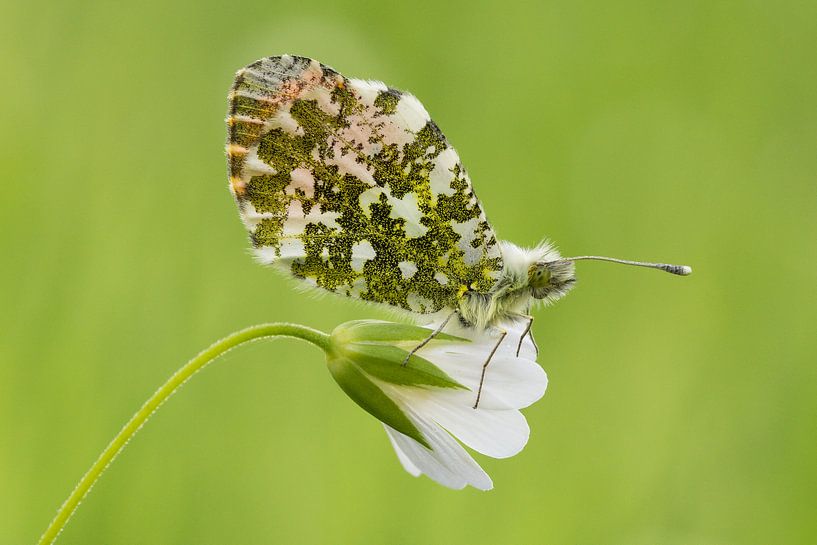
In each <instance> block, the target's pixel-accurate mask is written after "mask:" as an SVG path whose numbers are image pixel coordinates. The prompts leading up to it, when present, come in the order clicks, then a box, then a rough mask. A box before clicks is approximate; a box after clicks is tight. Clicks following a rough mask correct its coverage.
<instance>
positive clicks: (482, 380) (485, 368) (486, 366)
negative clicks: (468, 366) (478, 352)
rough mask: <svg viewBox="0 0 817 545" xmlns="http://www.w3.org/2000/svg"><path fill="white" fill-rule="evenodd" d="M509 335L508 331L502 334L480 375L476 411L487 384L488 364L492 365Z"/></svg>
mask: <svg viewBox="0 0 817 545" xmlns="http://www.w3.org/2000/svg"><path fill="white" fill-rule="evenodd" d="M507 334H508V332H507V331H504V330H503V331H502V332H501V334H500V336H499V341H498V342H497V343H496V344H495V345H494V348H493V350H491V353H490V354H488V359H487V360H486V361H485V363H484V364H483V365H482V375H480V377H479V389H478V390H477V400H476V402H475V403H474V408H475V409H476V408H477V407H478V406H479V398H480V397H481V396H482V385H483V384H484V383H485V372H486V371H487V370H488V364H489V363H491V358H493V357H494V354H496V351H497V350H498V349H499V345H500V344H502V341H504V340H505V336H506V335H507Z"/></svg>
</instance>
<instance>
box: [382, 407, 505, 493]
mask: <svg viewBox="0 0 817 545" xmlns="http://www.w3.org/2000/svg"><path fill="white" fill-rule="evenodd" d="M415 423H416V424H417V427H418V428H420V429H421V431H422V432H423V434H424V435H425V437H426V438H427V439H428V442H429V443H430V444H431V446H432V450H429V449H427V448H426V447H424V446H422V445H421V444H420V443H418V442H417V441H415V440H414V439H412V438H410V437H408V436H406V435H403V434H402V433H400V432H399V431H396V430H394V429H392V428H390V427H389V426H385V425H384V427H385V428H386V432H387V433H388V434H389V438H390V439H391V442H392V445H393V446H394V449H395V451H396V452H397V457H398V458H399V459H400V462H401V463H402V464H403V467H404V468H405V469H406V471H408V472H409V473H411V474H412V475H415V476H416V475H417V473H414V472H413V471H412V468H413V469H416V470H419V472H422V473H425V474H426V475H427V476H428V477H429V478H430V479H431V480H433V481H435V482H437V483H439V484H441V485H443V486H446V487H448V488H453V489H455V490H459V489H461V488H465V487H466V486H467V485H471V486H473V487H474V488H477V489H479V490H490V489H491V488H493V486H494V485H493V482H492V481H491V478H490V477H489V476H488V474H487V473H485V471H483V469H482V468H481V467H479V464H477V463H476V461H474V459H473V458H472V457H471V456H470V455H469V454H468V453H467V452H465V449H464V448H462V446H460V444H459V443H457V442H456V441H455V440H454V438H453V437H451V436H450V435H449V434H448V433H446V432H445V431H444V430H441V429H440V428H439V427H437V426H436V425H434V424H429V423H425V422H422V421H419V422H418V421H415ZM406 462H408V464H407V463H406Z"/></svg>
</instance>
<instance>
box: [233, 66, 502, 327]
mask: <svg viewBox="0 0 817 545" xmlns="http://www.w3.org/2000/svg"><path fill="white" fill-rule="evenodd" d="M229 98H230V111H229V117H228V119H227V124H228V128H229V140H228V143H227V156H228V161H229V171H230V188H231V190H232V192H233V195H234V196H235V198H236V201H237V202H238V207H239V210H240V212H241V217H242V219H243V221H244V224H245V225H246V226H247V229H248V230H249V232H250V238H251V241H252V244H253V248H254V252H255V255H256V256H257V257H258V258H259V259H260V260H261V261H262V262H264V263H268V264H273V263H274V264H276V265H278V266H280V267H283V268H285V269H286V270H288V271H289V272H291V274H293V275H294V276H296V277H297V278H300V279H303V280H305V281H306V282H309V283H311V284H312V285H314V286H318V287H320V288H323V289H326V290H329V291H332V292H335V293H339V294H343V295H347V296H352V297H358V298H360V299H364V300H367V301H374V302H378V303H386V304H390V305H393V306H396V307H399V308H402V309H405V310H410V311H413V312H418V313H431V312H436V311H438V310H440V309H442V308H446V307H447V308H454V307H456V304H457V300H458V298H459V297H460V296H461V295H462V294H463V293H464V292H465V291H479V292H487V291H488V290H489V289H490V288H491V286H493V284H494V282H495V280H496V277H497V276H498V273H499V271H500V270H501V268H502V259H501V255H500V250H499V245H498V244H497V240H496V237H495V235H494V233H493V231H492V229H491V227H490V225H489V224H488V222H487V220H486V218H485V214H484V212H483V210H482V207H481V205H480V203H479V201H478V200H477V197H476V195H475V194H474V191H473V189H472V187H471V182H470V180H469V178H468V175H467V174H466V172H465V169H464V168H463V167H462V165H461V163H460V159H459V156H458V155H457V153H456V152H455V151H454V149H453V148H452V147H451V146H450V145H449V144H448V141H447V140H446V138H445V136H443V134H442V132H440V130H439V128H438V127H437V125H436V124H435V123H434V122H433V121H431V119H430V118H429V116H428V113H427V112H426V110H425V108H424V107H423V105H422V104H420V102H419V101H418V100H417V99H416V98H415V97H413V96H412V95H410V94H407V93H403V92H400V91H397V90H395V89H390V88H388V87H386V86H385V85H384V84H382V83H380V82H371V81H362V80H356V79H347V78H345V77H343V76H341V75H340V74H338V73H337V72H335V71H334V70H332V69H331V68H328V67H326V66H324V65H322V64H320V63H319V62H317V61H315V60H312V59H307V58H304V57H295V56H289V55H284V56H281V57H269V58H265V59H261V60H259V61H257V62H255V63H253V64H251V65H249V66H247V67H246V68H244V69H242V70H240V71H239V72H238V74H237V75H236V79H235V83H234V84H233V87H232V90H231V92H230V97H229Z"/></svg>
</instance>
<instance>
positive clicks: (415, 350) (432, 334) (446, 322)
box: [401, 310, 459, 367]
mask: <svg viewBox="0 0 817 545" xmlns="http://www.w3.org/2000/svg"><path fill="white" fill-rule="evenodd" d="M458 313H459V310H455V311H454V312H452V313H451V314H449V315H448V316H447V317H446V319H445V320H443V323H441V324H440V325H439V326H438V327H437V329H435V330H434V331H432V332H431V335H429V336H428V337H426V338H425V340H424V341H423V342H421V343H420V344H418V345H417V346H415V347H414V349H413V350H412V351H411V352H409V353H408V355H407V356H406V359H404V360H403V363H402V364H401V367H405V366H406V365H408V362H409V360H410V359H411V357H412V356H413V355H414V354H415V353H416V352H417V351H418V350H420V349H421V348H422V347H424V346H425V345H427V344H428V343H429V342H431V340H432V339H433V338H434V337H436V336H437V335H439V334H440V333H442V331H443V329H445V326H446V325H448V322H449V321H450V320H451V318H453V317H454V315H455V314H458Z"/></svg>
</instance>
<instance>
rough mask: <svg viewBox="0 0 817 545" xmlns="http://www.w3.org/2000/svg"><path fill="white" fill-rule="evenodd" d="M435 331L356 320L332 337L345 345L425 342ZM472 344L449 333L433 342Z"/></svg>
mask: <svg viewBox="0 0 817 545" xmlns="http://www.w3.org/2000/svg"><path fill="white" fill-rule="evenodd" d="M433 332H434V331H433V330H431V329H428V328H426V327H420V326H416V325H411V324H399V323H395V322H385V321H382V320H355V321H352V322H346V323H344V324H341V325H339V326H338V327H336V328H335V330H334V331H332V336H333V337H336V338H338V340H339V341H341V342H343V343H347V342H370V343H378V342H401V341H424V340H426V339H427V338H428V337H429V336H430V335H431V334H432V333H433ZM437 340H439V341H459V342H471V341H470V340H469V339H465V338H463V337H456V336H454V335H449V334H447V333H438V334H437V335H435V336H434V339H433V341H437Z"/></svg>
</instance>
